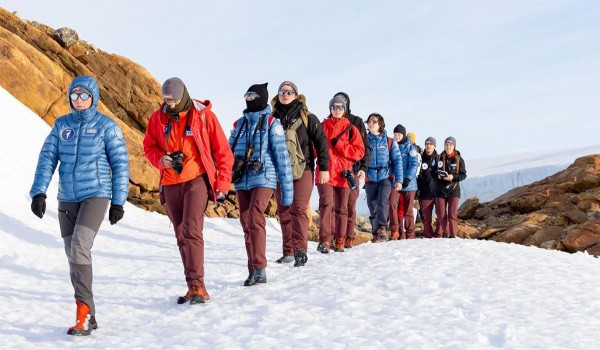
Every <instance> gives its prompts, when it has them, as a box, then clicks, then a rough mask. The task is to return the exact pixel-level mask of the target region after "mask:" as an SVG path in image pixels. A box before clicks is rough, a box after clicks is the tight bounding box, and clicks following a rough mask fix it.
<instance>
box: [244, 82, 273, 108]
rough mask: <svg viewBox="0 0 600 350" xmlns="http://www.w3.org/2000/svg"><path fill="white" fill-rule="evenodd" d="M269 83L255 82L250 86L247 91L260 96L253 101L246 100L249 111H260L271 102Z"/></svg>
mask: <svg viewBox="0 0 600 350" xmlns="http://www.w3.org/2000/svg"><path fill="white" fill-rule="evenodd" d="M267 84H269V83H264V84H254V85H252V86H250V87H249V88H248V91H246V92H255V93H256V94H257V95H258V97H257V98H255V99H254V100H252V101H248V100H246V107H248V109H247V110H248V112H259V111H262V110H263V109H265V108H267V104H268V103H269V90H267Z"/></svg>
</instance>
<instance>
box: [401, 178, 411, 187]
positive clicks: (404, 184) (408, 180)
mask: <svg viewBox="0 0 600 350" xmlns="http://www.w3.org/2000/svg"><path fill="white" fill-rule="evenodd" d="M409 183H410V179H409V178H407V177H405V178H404V180H403V181H402V188H407V187H408V184H409Z"/></svg>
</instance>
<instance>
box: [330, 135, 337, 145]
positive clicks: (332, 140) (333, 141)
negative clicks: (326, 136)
mask: <svg viewBox="0 0 600 350" xmlns="http://www.w3.org/2000/svg"><path fill="white" fill-rule="evenodd" d="M337 142H338V138H337V137H334V138H332V139H331V146H332V147H335V145H336V144H337Z"/></svg>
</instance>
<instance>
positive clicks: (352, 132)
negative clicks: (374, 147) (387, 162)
mask: <svg viewBox="0 0 600 350" xmlns="http://www.w3.org/2000/svg"><path fill="white" fill-rule="evenodd" d="M329 111H330V113H329V117H327V119H325V120H324V121H323V130H324V132H325V135H326V136H327V139H328V140H329V167H328V168H329V173H330V174H331V178H330V180H329V181H328V182H327V183H319V184H317V189H318V191H319V216H320V219H321V225H320V227H319V245H318V247H317V250H318V251H320V252H321V253H324V254H326V253H329V250H330V249H331V247H330V245H331V243H330V239H331V235H332V233H334V240H335V241H334V244H335V247H334V248H335V251H337V252H343V251H344V247H345V239H346V225H347V222H348V197H349V195H350V190H354V189H356V188H357V187H358V183H357V180H356V178H355V177H354V172H353V171H352V166H353V165H354V162H356V161H358V160H360V159H361V158H362V157H363V156H364V155H365V146H364V144H363V141H362V138H361V136H360V132H359V131H358V128H357V127H356V126H354V125H352V124H351V123H350V121H349V120H348V119H347V118H345V114H346V112H347V105H346V100H345V99H344V98H342V97H341V96H334V97H333V99H332V100H331V101H330V102H329ZM319 172H320V168H319V167H317V177H318V175H319ZM333 231H335V232H333Z"/></svg>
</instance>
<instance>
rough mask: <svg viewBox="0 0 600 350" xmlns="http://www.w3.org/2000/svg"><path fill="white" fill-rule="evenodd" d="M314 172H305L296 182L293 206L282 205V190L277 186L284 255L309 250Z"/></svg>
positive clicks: (276, 197) (276, 196)
mask: <svg viewBox="0 0 600 350" xmlns="http://www.w3.org/2000/svg"><path fill="white" fill-rule="evenodd" d="M313 176H314V175H313V171H312V170H310V169H306V170H304V175H302V177H301V178H299V179H298V180H296V181H294V200H293V201H292V205H290V206H289V207H284V206H282V205H281V188H280V187H279V184H277V193H276V195H275V200H276V201H277V215H279V223H280V225H281V236H282V240H283V244H282V246H283V255H291V256H293V255H294V251H295V250H296V249H303V250H304V251H307V250H308V224H309V222H308V214H307V210H308V205H309V203H310V195H311V194H312V190H313Z"/></svg>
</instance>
